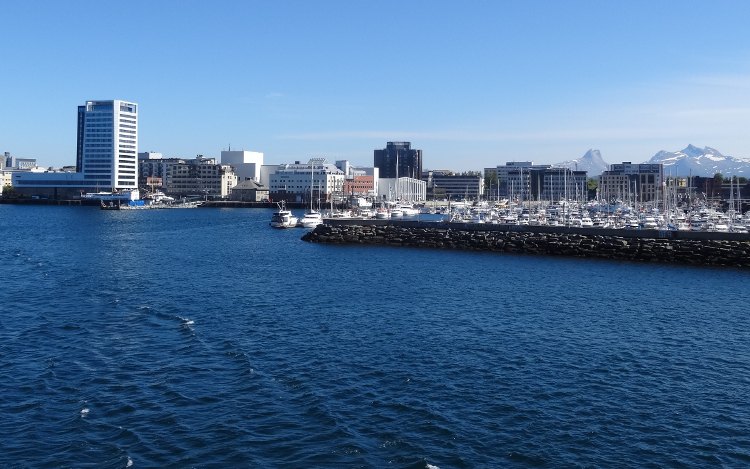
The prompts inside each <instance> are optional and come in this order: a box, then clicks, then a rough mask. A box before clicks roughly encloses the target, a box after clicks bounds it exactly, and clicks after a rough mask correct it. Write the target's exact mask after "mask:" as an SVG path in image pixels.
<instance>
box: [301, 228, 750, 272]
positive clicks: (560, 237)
mask: <svg viewBox="0 0 750 469" xmlns="http://www.w3.org/2000/svg"><path fill="white" fill-rule="evenodd" d="M461 227H462V228H463V229H460V228H459V229H456V228H453V227H450V226H449V227H448V228H446V225H441V224H431V223H422V224H418V223H414V222H412V223H409V224H404V225H403V226H400V225H395V224H390V223H389V224H370V223H367V222H366V221H365V222H362V221H359V222H352V221H350V222H340V221H337V222H336V224H329V223H325V224H322V225H319V226H318V227H316V228H315V229H314V230H313V231H310V232H308V233H306V234H305V235H304V236H303V237H302V239H303V240H304V241H309V242H319V243H350V244H383V245H389V246H411V247H427V248H437V249H465V250H474V251H482V250H483V251H494V252H513V253H527V254H547V255H563V256H574V257H597V258H605V259H618V260H634V261H645V262H679V263H683V264H700V265H714V266H735V267H750V260H749V259H748V257H747V253H748V251H750V236H749V237H746V238H745V239H732V240H724V239H703V238H706V237H708V236H705V235H701V236H702V237H703V238H701V237H699V238H698V239H679V238H677V239H674V236H675V235H673V234H670V233H669V232H667V235H669V237H664V238H655V237H642V235H641V236H639V234H640V233H638V232H632V231H623V232H615V230H600V232H602V233H604V232H605V231H606V233H607V234H598V233H597V232H594V233H592V232H591V230H578V231H576V230H575V229H570V228H568V229H565V230H560V231H559V232H555V231H544V230H540V231H541V232H536V231H533V227H530V228H526V229H519V228H518V227H508V226H506V227H502V226H492V225H490V226H489V227H486V228H483V227H482V226H481V225H479V226H472V227H466V226H465V225H461ZM613 233H615V234H613ZM653 233H656V232H653ZM667 235H663V236H667ZM683 236H686V235H683ZM696 236H697V235H696Z"/></svg>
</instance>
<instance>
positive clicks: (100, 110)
mask: <svg viewBox="0 0 750 469" xmlns="http://www.w3.org/2000/svg"><path fill="white" fill-rule="evenodd" d="M76 171H77V172H79V173H82V174H83V178H84V181H85V182H86V184H87V185H91V186H96V187H101V188H102V189H105V188H111V189H112V190H119V189H137V188H138V105H137V104H135V103H130V102H127V101H120V100H112V101H86V104H85V105H83V106H78V139H77V154H76Z"/></svg>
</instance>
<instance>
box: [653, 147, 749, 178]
mask: <svg viewBox="0 0 750 469" xmlns="http://www.w3.org/2000/svg"><path fill="white" fill-rule="evenodd" d="M646 163H661V164H663V165H664V174H665V175H667V176H683V177H684V176H690V175H693V176H704V177H711V176H713V175H714V174H716V173H721V174H722V175H724V176H725V177H726V176H748V175H750V161H748V160H747V159H744V158H735V157H733V156H725V155H722V154H721V153H719V151H718V150H716V149H714V148H711V147H704V148H698V147H696V146H694V145H688V146H687V147H686V148H685V149H683V150H680V151H676V152H669V151H663V150H662V151H660V152H659V153H657V154H655V155H654V156H653V157H652V158H651V159H650V160H648V161H646Z"/></svg>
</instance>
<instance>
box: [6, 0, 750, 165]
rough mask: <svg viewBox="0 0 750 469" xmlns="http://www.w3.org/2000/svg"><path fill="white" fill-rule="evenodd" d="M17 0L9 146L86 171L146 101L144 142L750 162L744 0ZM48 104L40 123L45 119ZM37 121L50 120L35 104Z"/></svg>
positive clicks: (355, 153)
mask: <svg viewBox="0 0 750 469" xmlns="http://www.w3.org/2000/svg"><path fill="white" fill-rule="evenodd" d="M132 9H133V10H134V11H137V12H138V14H137V15H133V16H128V17H122V16H121V15H122V13H121V12H119V11H117V9H116V8H115V5H105V4H99V3H96V2H79V3H76V4H75V5H65V4H57V3H53V2H50V3H47V4H45V5H44V7H43V8H40V6H39V5H38V4H32V5H29V4H26V3H22V2H15V1H12V2H8V3H6V4H5V5H4V17H5V20H6V21H5V22H4V25H3V32H4V33H5V34H4V36H5V38H6V40H5V41H4V43H3V46H2V61H1V62H2V65H3V67H2V73H1V74H0V83H2V86H0V102H2V103H3V104H4V106H3V112H2V113H0V151H9V152H11V153H12V154H14V155H18V156H21V157H31V158H37V160H38V161H39V163H40V164H42V165H44V166H64V165H73V164H75V161H76V140H75V125H74V122H75V117H74V116H75V114H74V111H71V110H72V109H75V106H76V105H78V104H80V103H81V102H84V101H86V100H97V99H124V100H130V101H133V102H137V103H139V104H140V105H141V106H142V110H141V112H139V121H140V123H139V148H138V150H139V151H141V152H143V151H157V152H161V153H163V154H164V155H165V156H167V155H169V156H184V157H190V156H194V155H195V154H205V155H207V156H218V155H219V153H220V152H221V150H227V149H228V148H229V146H230V145H231V147H232V149H235V150H239V149H244V150H252V151H260V152H263V153H264V154H265V157H266V158H265V159H266V162H268V163H284V162H291V161H295V160H304V161H306V160H307V159H308V158H310V157H313V156H325V157H326V158H328V160H329V161H335V160H339V159H348V160H350V161H352V162H354V163H357V164H371V163H372V154H373V153H372V152H373V150H375V149H380V148H383V146H384V145H385V143H386V142H388V141H402V140H403V141H409V142H412V144H413V145H414V146H415V147H416V148H420V149H421V150H422V151H423V152H424V168H425V169H452V170H457V171H464V170H481V169H482V168H484V167H492V166H496V165H498V164H502V163H503V162H505V161H512V160H532V161H534V162H536V163H540V164H550V163H556V162H560V161H565V160H570V159H574V158H579V157H580V156H582V155H583V154H584V153H585V152H586V151H587V150H588V149H589V148H598V149H600V150H601V152H602V156H603V158H604V159H605V160H607V161H609V162H617V161H633V162H642V161H645V160H647V159H649V158H650V157H651V156H653V155H654V154H655V153H656V152H657V151H659V150H668V151H675V150H678V149H681V148H684V147H685V146H686V145H687V144H689V143H693V144H696V145H698V146H701V147H702V146H711V147H714V148H718V149H720V150H721V151H722V153H724V154H726V155H732V156H735V157H744V158H747V157H750V142H749V141H748V140H747V139H746V138H745V136H744V135H745V134H746V130H745V127H746V125H747V122H748V118H749V117H750V65H748V64H750V61H749V60H748V58H750V50H749V49H750V41H748V39H749V38H750V37H749V36H750V33H748V32H747V30H746V28H744V25H743V24H742V22H743V20H744V18H746V17H747V16H748V13H750V6H748V5H747V4H746V3H744V2H740V1H721V2H715V3H711V4H705V3H701V2H660V3H658V4H651V3H649V2H645V1H636V2H628V3H627V4H611V5H608V4H599V3H596V2H589V1H573V2H566V3H560V4H556V3H547V2H524V3H509V2H477V3H474V4H471V5H470V8H467V6H466V5H459V4H456V3H450V2H431V3H422V2H411V3H406V4H401V3H397V2H381V3H378V4H377V5H375V4H373V5H368V4H350V3H346V2H324V3H321V4H307V3H304V2H288V3H284V4H280V5H277V4H274V3H270V2H256V3H251V4H244V3H235V2H219V3H218V4H212V5H208V4H203V3H198V2H195V3H194V2H172V1H165V2H159V3H157V4H150V3H147V2H134V3H132ZM42 108H43V109H44V112H36V110H38V109H42ZM32 110H33V111H32Z"/></svg>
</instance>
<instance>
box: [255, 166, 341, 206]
mask: <svg viewBox="0 0 750 469" xmlns="http://www.w3.org/2000/svg"><path fill="white" fill-rule="evenodd" d="M263 170H264V171H267V174H268V176H267V177H268V181H269V182H268V190H269V191H270V198H271V199H272V200H275V201H278V200H285V201H287V202H308V201H310V198H311V197H312V199H313V200H316V201H320V202H321V203H322V202H330V201H331V200H334V201H338V200H342V199H343V197H344V180H345V179H346V177H345V174H344V172H343V171H341V170H340V169H339V168H337V167H336V166H335V165H334V164H331V163H328V162H326V160H325V159H324V158H311V159H310V161H308V162H307V163H300V162H299V161H295V162H294V164H280V165H276V166H275V167H274V168H271V167H267V166H265V165H264V167H263Z"/></svg>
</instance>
